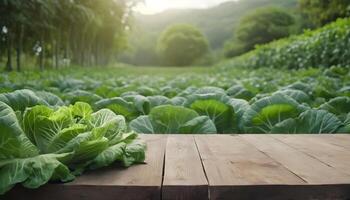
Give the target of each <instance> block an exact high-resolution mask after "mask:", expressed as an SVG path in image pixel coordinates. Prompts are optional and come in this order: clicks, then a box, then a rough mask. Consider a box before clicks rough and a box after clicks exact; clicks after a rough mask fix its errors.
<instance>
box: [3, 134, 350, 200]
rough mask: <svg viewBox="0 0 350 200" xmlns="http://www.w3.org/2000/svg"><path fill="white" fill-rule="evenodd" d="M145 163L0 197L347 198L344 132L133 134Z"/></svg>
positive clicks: (347, 138) (349, 162) (349, 179)
mask: <svg viewBox="0 0 350 200" xmlns="http://www.w3.org/2000/svg"><path fill="white" fill-rule="evenodd" d="M141 137H142V138H143V139H144V140H145V141H146V142H147V144H148V150H147V153H146V155H147V158H146V164H141V165H135V166H132V167H130V168H128V169H124V168H120V167H115V166H112V167H109V168H107V169H102V170H98V171H94V172H89V173H86V174H84V175H83V176H81V177H79V178H77V179H76V180H75V181H73V182H71V183H66V184H48V185H46V186H44V187H41V188H39V189H37V190H29V189H25V188H22V187H20V186H16V187H15V188H14V189H13V190H11V191H10V192H9V193H7V194H6V196H0V200H3V199H4V200H62V199H63V200H73V199H74V200H95V199H96V200H123V199H125V200H134V199H135V200H138V199H167V200H172V199H174V200H182V199H184V200H186V199H189V200H192V199H198V200H201V199H203V200H208V199H238V200H241V199H242V200H243V199H244V200H245V199H247V200H248V199H249V200H250V199H269V200H279V199H296V200H297V199H310V200H311V199H312V200H314V199H329V200H333V199H339V200H340V199H341V200H348V199H350V135H141Z"/></svg>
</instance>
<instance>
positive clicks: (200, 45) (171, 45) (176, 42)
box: [157, 24, 209, 66]
mask: <svg viewBox="0 0 350 200" xmlns="http://www.w3.org/2000/svg"><path fill="white" fill-rule="evenodd" d="M157 50H158V52H159V54H160V56H161V59H162V60H163V62H164V63H165V64H167V65H176V66H186V65H191V64H193V63H194V62H195V61H196V60H197V59H199V58H201V57H202V56H204V55H205V54H206V53H207V52H208V50H209V44H208V41H207V39H206V38H205V37H204V35H203V34H202V33H201V32H200V31H199V30H198V29H197V28H195V27H193V26H191V25H187V24H178V25H173V26H170V27H168V28H167V29H166V30H165V31H164V32H163V33H162V34H161V36H160V38H159V40H158V43H157Z"/></svg>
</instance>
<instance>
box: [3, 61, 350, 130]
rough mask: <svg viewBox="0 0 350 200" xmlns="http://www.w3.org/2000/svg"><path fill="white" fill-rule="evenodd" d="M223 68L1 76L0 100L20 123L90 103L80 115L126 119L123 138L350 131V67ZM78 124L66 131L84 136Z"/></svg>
mask: <svg viewBox="0 0 350 200" xmlns="http://www.w3.org/2000/svg"><path fill="white" fill-rule="evenodd" d="M224 65H225V63H223V64H222V66H218V67H215V68H212V69H205V70H202V71H201V72H197V73H187V72H185V73H180V72H177V71H175V73H172V74H171V73H170V74H168V75H164V76H158V75H157V73H156V72H153V70H149V72H148V74H147V73H145V74H142V72H140V73H134V75H133V74H132V73H129V72H128V71H125V70H124V71H123V68H118V67H117V68H108V69H106V70H102V71H100V70H96V69H81V70H78V71H77V70H75V71H74V72H73V71H69V70H68V71H66V72H64V73H62V74H61V75H57V73H56V72H55V71H48V72H43V73H36V72H26V73H25V74H24V75H23V74H16V73H13V74H3V75H2V76H1V90H2V91H1V92H2V94H0V101H1V102H4V103H5V104H7V105H8V106H9V107H11V109H12V110H14V111H15V112H16V114H17V116H19V117H18V118H19V119H22V120H26V117H27V116H28V115H33V116H40V115H43V116H46V117H49V118H50V117H53V116H47V115H48V114H50V113H55V112H62V110H66V109H68V108H71V107H72V106H73V107H72V108H74V106H78V107H79V105H81V104H82V103H81V102H84V103H85V104H83V105H84V106H83V108H84V109H87V111H82V112H83V113H82V114H78V117H79V116H80V118H81V117H82V116H85V115H86V113H88V114H91V113H93V112H101V110H104V109H108V112H109V113H108V116H117V117H119V118H120V121H123V122H122V124H125V125H123V129H124V132H129V131H130V132H131V131H133V132H136V133H157V134H165V133H181V134H189V133H195V134H197V133H198V134H206V133H218V134H225V133H350V114H349V113H350V76H349V69H348V68H342V67H332V68H329V69H326V70H323V69H313V68H310V69H303V70H277V69H272V68H261V69H256V70H250V69H242V68H233V69H232V68H230V67H225V66H224ZM141 69H142V68H141ZM137 70H139V69H136V71H137ZM180 71H181V70H180ZM154 73H155V74H154ZM111 74H116V75H111ZM152 74H154V75H155V76H152ZM57 110H58V111H57ZM80 110H82V109H80ZM36 112H37V113H36ZM85 112H86V113H85ZM106 112H107V111H106ZM31 113H33V114H31ZM72 113H74V111H72ZM2 115H4V116H6V115H7V113H6V112H2ZM73 116H74V114H73ZM80 118H79V119H80ZM106 118H107V117H104V118H103V119H106ZM112 118H113V117H112ZM34 120H35V119H33V121H34ZM19 123H23V122H19ZM120 123H121V122H120ZM80 125H81V124H80V123H78V124H77V125H76V124H74V126H73V127H64V128H73V129H74V130H75V128H77V130H75V131H78V132H79V131H86V130H85V128H82V129H81V127H80ZM83 125H86V124H84V123H83ZM124 126H125V127H124ZM24 129H25V130H31V128H26V127H25V128H24Z"/></svg>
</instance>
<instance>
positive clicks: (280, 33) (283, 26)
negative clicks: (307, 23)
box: [225, 7, 295, 57]
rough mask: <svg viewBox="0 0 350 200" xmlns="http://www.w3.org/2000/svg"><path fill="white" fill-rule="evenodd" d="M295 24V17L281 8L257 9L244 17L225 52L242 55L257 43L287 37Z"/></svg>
mask: <svg viewBox="0 0 350 200" xmlns="http://www.w3.org/2000/svg"><path fill="white" fill-rule="evenodd" d="M294 25H295V19H294V17H293V16H292V15H291V14H289V13H288V12H287V11H285V10H283V9H281V8H275V7H264V8H260V9H257V10H255V11H253V12H252V13H249V14H248V15H246V16H244V17H243V18H242V20H241V21H240V24H239V26H238V28H237V30H236V31H235V35H234V37H233V39H232V41H231V42H229V43H228V44H226V46H225V54H226V56H227V57H233V56H237V55H241V54H242V53H245V52H247V51H249V50H252V49H254V47H255V45H257V44H265V43H268V42H271V41H273V40H276V39H280V38H283V37H287V36H289V35H290V34H291V32H292V28H293V26H294Z"/></svg>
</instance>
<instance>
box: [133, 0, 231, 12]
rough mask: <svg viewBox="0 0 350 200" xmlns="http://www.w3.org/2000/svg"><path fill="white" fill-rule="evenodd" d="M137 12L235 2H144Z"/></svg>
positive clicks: (204, 6) (177, 0) (222, 0)
mask: <svg viewBox="0 0 350 200" xmlns="http://www.w3.org/2000/svg"><path fill="white" fill-rule="evenodd" d="M144 1H145V3H142V4H139V5H138V6H137V7H136V8H135V11H137V12H140V13H142V14H155V13H159V12H162V11H165V10H168V9H184V8H208V7H211V6H215V5H218V4H220V3H223V2H226V1H233V0H144Z"/></svg>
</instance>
